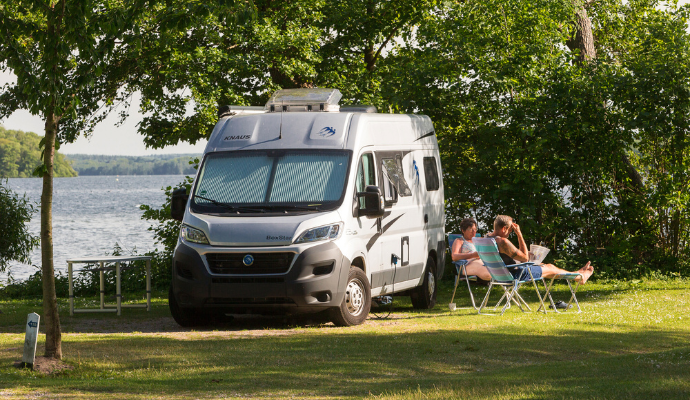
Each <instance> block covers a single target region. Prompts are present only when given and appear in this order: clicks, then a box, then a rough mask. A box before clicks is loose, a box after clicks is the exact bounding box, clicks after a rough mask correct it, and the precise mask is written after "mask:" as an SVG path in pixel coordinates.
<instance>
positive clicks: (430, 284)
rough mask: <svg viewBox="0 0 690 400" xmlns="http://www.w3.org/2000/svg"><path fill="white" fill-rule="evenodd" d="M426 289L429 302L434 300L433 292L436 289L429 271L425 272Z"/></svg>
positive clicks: (432, 275) (434, 281)
mask: <svg viewBox="0 0 690 400" xmlns="http://www.w3.org/2000/svg"><path fill="white" fill-rule="evenodd" d="M426 286H427V289H429V300H431V299H433V298H434V290H435V289H436V280H435V279H434V274H432V273H431V271H429V272H427V285H426Z"/></svg>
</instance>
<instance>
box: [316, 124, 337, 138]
mask: <svg viewBox="0 0 690 400" xmlns="http://www.w3.org/2000/svg"><path fill="white" fill-rule="evenodd" d="M316 134H317V135H319V136H321V137H330V136H333V135H335V128H334V127H332V126H324V127H323V128H321V130H320V131H318V132H316Z"/></svg>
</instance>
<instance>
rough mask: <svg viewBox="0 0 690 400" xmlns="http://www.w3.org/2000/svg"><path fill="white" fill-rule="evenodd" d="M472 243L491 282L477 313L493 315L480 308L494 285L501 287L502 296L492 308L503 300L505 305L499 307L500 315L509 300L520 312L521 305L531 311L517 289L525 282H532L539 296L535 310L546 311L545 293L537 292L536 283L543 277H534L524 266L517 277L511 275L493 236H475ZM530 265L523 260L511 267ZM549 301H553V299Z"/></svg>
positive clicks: (523, 310)
mask: <svg viewBox="0 0 690 400" xmlns="http://www.w3.org/2000/svg"><path fill="white" fill-rule="evenodd" d="M474 245H475V247H476V248H477V252H478V253H479V258H481V259H482V261H483V262H484V265H485V266H486V267H487V269H488V270H489V273H490V274H491V282H490V283H489V289H488V290H487V292H486V295H485V296H484V300H483V301H482V304H481V306H480V307H479V310H478V312H479V314H482V315H494V314H487V313H482V310H483V309H484V308H485V307H486V303H487V302H488V301H489V296H490V295H491V289H492V288H493V287H494V286H500V287H501V288H502V289H503V296H502V297H501V299H500V300H499V301H498V303H496V305H495V306H494V310H496V309H497V308H498V307H499V306H500V305H501V303H502V302H503V301H504V300H505V305H504V306H503V308H502V309H501V314H500V315H503V314H504V313H505V312H506V310H507V309H508V308H510V303H511V302H513V303H515V304H516V305H517V306H518V307H519V308H520V310H521V311H522V312H525V309H524V308H522V306H523V305H524V306H525V307H527V309H528V310H529V311H532V309H531V308H530V306H529V305H528V304H527V302H526V301H525V299H524V298H522V296H520V294H519V293H518V290H519V289H520V287H521V286H522V284H523V283H527V282H532V283H533V284H534V290H535V291H536V293H537V297H538V298H539V303H540V304H541V306H540V307H539V308H538V309H537V312H539V311H540V310H542V309H543V310H544V313H546V307H545V306H544V299H545V298H546V295H545V296H544V297H542V296H541V293H539V286H538V285H537V281H542V282H544V280H543V278H541V277H539V278H536V279H535V278H534V277H533V276H532V271H531V269H530V268H526V269H525V270H523V271H522V274H521V276H519V277H518V278H515V277H513V275H512V274H511V273H510V271H508V268H507V267H506V265H505V263H504V262H503V259H502V258H501V256H500V254H499V251H498V246H497V245H496V242H495V241H494V239H493V238H476V239H474ZM532 265H534V263H532V262H525V263H520V264H513V265H511V267H524V266H532ZM525 271H527V272H528V273H529V279H527V277H526V276H523V275H525ZM544 287H545V288H546V282H544ZM551 302H552V303H553V300H552V301H551Z"/></svg>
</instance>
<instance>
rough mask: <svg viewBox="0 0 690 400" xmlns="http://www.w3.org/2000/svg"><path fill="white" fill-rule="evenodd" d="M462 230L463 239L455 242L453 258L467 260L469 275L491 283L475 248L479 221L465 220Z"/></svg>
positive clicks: (461, 223) (461, 224) (489, 276)
mask: <svg viewBox="0 0 690 400" xmlns="http://www.w3.org/2000/svg"><path fill="white" fill-rule="evenodd" d="M460 230H461V231H462V238H458V239H456V240H455V242H453V248H452V249H451V257H452V258H453V261H458V260H467V265H466V266H465V272H466V273H467V275H474V276H476V277H477V278H479V279H481V280H484V281H487V282H488V281H491V274H489V270H487V269H486V267H485V266H484V263H482V260H480V259H479V254H477V250H476V249H475V248H474V243H472V239H474V236H475V235H476V234H477V221H475V220H474V218H465V219H463V220H462V222H460Z"/></svg>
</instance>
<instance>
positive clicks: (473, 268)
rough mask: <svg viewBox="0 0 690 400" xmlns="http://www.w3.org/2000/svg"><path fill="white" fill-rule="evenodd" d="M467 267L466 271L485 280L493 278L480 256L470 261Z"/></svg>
mask: <svg viewBox="0 0 690 400" xmlns="http://www.w3.org/2000/svg"><path fill="white" fill-rule="evenodd" d="M465 268H466V269H465V271H467V275H474V276H476V277H478V278H479V279H482V280H485V281H490V280H491V274H490V273H489V270H488V269H486V267H485V266H484V263H483V262H482V260H480V259H478V258H475V259H474V260H472V261H470V262H469V263H468V264H467V266H465Z"/></svg>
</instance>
